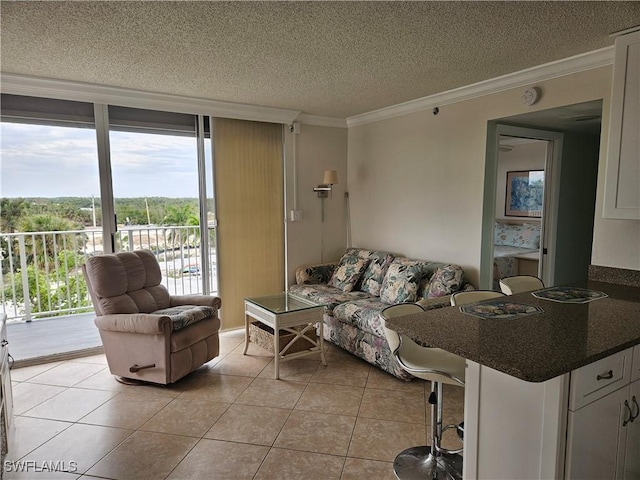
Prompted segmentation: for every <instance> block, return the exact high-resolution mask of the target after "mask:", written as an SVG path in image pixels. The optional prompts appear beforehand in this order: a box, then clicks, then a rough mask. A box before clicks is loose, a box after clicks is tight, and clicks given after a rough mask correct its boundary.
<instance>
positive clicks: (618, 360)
mask: <svg viewBox="0 0 640 480" xmlns="http://www.w3.org/2000/svg"><path fill="white" fill-rule="evenodd" d="M632 352H633V350H632V349H631V348H629V349H627V350H623V351H622V352H618V353H615V354H613V355H611V356H609V357H607V358H603V359H602V360H598V361H597V362H593V363H591V364H589V365H585V366H584V367H581V368H578V369H577V370H574V371H573V372H571V391H570V397H569V410H572V411H575V410H577V409H579V408H581V407H583V406H585V405H587V404H589V403H591V402H593V401H595V400H597V399H599V398H602V397H603V396H605V395H607V394H608V393H611V392H613V391H614V390H617V389H618V388H620V387H623V386H625V385H627V384H628V383H629V382H630V381H631V359H632Z"/></svg>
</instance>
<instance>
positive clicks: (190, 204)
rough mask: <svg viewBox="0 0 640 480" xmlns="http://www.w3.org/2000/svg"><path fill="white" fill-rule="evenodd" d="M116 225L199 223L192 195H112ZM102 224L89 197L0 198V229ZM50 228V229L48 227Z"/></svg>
mask: <svg viewBox="0 0 640 480" xmlns="http://www.w3.org/2000/svg"><path fill="white" fill-rule="evenodd" d="M114 207H115V213H116V217H117V220H118V223H119V224H120V225H125V224H126V225H149V224H152V225H194V226H195V225H199V223H200V222H199V217H198V200H197V199H196V198H168V197H146V198H145V197H135V198H116V199H115V200H114ZM94 215H95V225H96V226H101V225H102V203H101V201H100V199H99V198H92V197H56V198H39V197H25V198H2V199H0V232H1V233H15V232H34V231H35V232H38V231H60V230H78V229H82V228H85V227H91V226H93V225H94ZM49 227H51V228H49Z"/></svg>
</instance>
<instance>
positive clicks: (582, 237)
mask: <svg viewBox="0 0 640 480" xmlns="http://www.w3.org/2000/svg"><path fill="white" fill-rule="evenodd" d="M601 115H602V101H601V100H596V101H592V102H586V103H582V104H576V105H568V106H565V107H559V108H555V109H550V110H544V111H539V112H532V113H527V114H523V115H518V116H513V117H507V118H502V119H498V120H495V121H491V122H489V124H488V129H487V157H486V158H487V161H486V164H485V196H484V203H483V223H482V225H483V227H482V251H481V267H480V288H483V289H493V288H494V286H495V284H494V276H498V277H499V276H500V275H501V273H497V272H496V271H495V267H494V262H495V255H494V253H495V242H496V233H497V231H496V224H497V223H502V224H505V223H506V224H515V225H516V227H509V228H512V229H517V228H520V229H522V230H524V231H525V234H524V236H525V237H526V238H527V239H531V238H533V239H534V240H535V238H536V236H537V231H538V230H539V236H540V237H539V238H540V246H539V248H538V254H537V255H539V256H537V257H536V253H535V252H530V253H529V254H528V255H529V256H530V257H532V258H527V253H523V252H516V253H518V254H520V255H519V256H520V257H522V256H524V257H525V258H514V259H513V262H512V264H511V268H512V270H510V271H509V272H508V273H511V274H533V272H535V263H534V262H532V261H530V262H528V260H533V257H536V258H537V260H538V265H537V267H538V276H540V277H541V278H542V279H543V281H544V283H545V285H547V286H553V285H559V284H563V283H572V282H579V281H583V280H586V279H587V276H588V267H589V264H590V263H591V246H592V242H593V221H594V215H595V197H596V183H597V172H598V161H599V145H600V130H601V124H600V120H601ZM537 142H542V143H537ZM519 145H520V146H522V147H521V150H522V149H524V145H532V147H530V150H536V151H538V156H540V157H541V156H542V155H541V154H540V150H542V149H543V145H546V157H545V159H544V182H543V186H542V187H543V192H542V194H543V198H544V200H543V209H542V212H540V214H539V218H537V217H538V214H537V212H536V210H535V208H534V207H533V206H530V207H529V209H521V210H516V211H515V215H514V210H513V209H512V208H509V210H510V213H511V215H508V214H507V207H508V206H507V204H506V202H507V194H508V192H507V185H508V184H507V179H508V178H513V177H514V175H516V176H520V179H521V180H522V179H523V178H524V177H525V174H524V173H522V172H530V171H535V170H537V169H539V166H537V165H539V163H538V164H535V163H511V166H509V164H508V163H506V161H505V160H504V158H505V157H507V156H508V155H507V154H508V153H510V152H514V151H516V149H517V148H518V146H519ZM501 147H502V151H501ZM507 150H510V152H507ZM525 156H526V155H525ZM501 157H502V161H501ZM518 161H520V162H530V161H531V160H522V159H521V160H518ZM538 161H539V162H540V161H541V160H538ZM529 166H531V168H528V167H529ZM510 168H514V170H508V169H510ZM509 171H510V172H516V173H512V174H511V175H510V176H509V174H508V172H509ZM526 178H527V181H529V177H528V176H527V177H526ZM532 180H533V179H532ZM512 187H513V185H512ZM532 187H533V186H532ZM530 190H531V191H535V188H531V189H530ZM532 195H535V194H532ZM530 200H531V201H535V196H534V197H532V198H530ZM538 204H539V202H538ZM538 225H539V226H538ZM532 232H533V233H532ZM523 246H531V250H534V249H535V241H534V242H532V243H531V244H527V243H526V242H525V245H520V247H523ZM522 260H524V261H522ZM520 268H522V270H523V271H522V272H521V271H520ZM503 276H504V275H503Z"/></svg>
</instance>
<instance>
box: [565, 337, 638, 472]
mask: <svg viewBox="0 0 640 480" xmlns="http://www.w3.org/2000/svg"><path fill="white" fill-rule="evenodd" d="M638 356H640V348H638V347H635V349H634V350H632V349H628V350H625V351H624V352H620V353H619V354H616V355H612V356H611V357H608V358H605V359H602V360H600V361H598V362H594V363H592V364H590V365H587V366H585V367H582V368H579V369H578V370H575V371H573V372H572V373H571V387H570V399H571V400H570V404H569V417H568V424H567V455H566V470H565V477H566V478H567V479H580V480H588V479H598V480H600V479H603V478H607V479H628V480H630V479H638V478H640V455H639V453H640V433H639V431H640V419H638V417H640V405H639V402H640V380H636V381H635V382H632V383H630V381H631V378H632V372H631V370H632V365H633V366H634V367H635V366H636V365H637V362H638V359H637V358H634V357H638ZM598 378H599V379H598ZM612 389H613V390H612Z"/></svg>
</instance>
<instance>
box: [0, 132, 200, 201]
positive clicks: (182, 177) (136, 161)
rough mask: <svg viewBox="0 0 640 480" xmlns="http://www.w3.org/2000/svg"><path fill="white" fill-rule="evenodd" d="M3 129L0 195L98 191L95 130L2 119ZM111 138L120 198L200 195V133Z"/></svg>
mask: <svg viewBox="0 0 640 480" xmlns="http://www.w3.org/2000/svg"><path fill="white" fill-rule="evenodd" d="M0 132H1V136H0V141H1V145H0V196H2V197H60V196H91V195H96V196H99V194H100V181H99V174H98V154H97V144H96V133H95V130H93V129H88V128H70V127H54V126H46V125H26V124H17V123H2V124H0ZM110 143H111V164H112V177H113V183H114V195H115V196H116V197H144V196H165V197H191V198H193V197H197V195H198V193H197V192H198V173H197V157H196V140H195V138H189V137H178V136H170V135H155V134H142V133H131V132H111V134H110Z"/></svg>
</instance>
